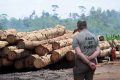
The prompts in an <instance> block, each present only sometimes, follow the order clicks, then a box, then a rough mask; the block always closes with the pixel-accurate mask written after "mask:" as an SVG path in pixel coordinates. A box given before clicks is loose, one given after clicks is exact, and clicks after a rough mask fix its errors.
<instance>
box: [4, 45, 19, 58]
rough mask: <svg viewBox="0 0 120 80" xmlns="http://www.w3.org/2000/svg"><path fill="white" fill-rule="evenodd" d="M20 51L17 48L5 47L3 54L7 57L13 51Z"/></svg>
mask: <svg viewBox="0 0 120 80" xmlns="http://www.w3.org/2000/svg"><path fill="white" fill-rule="evenodd" d="M16 49H18V48H17V46H7V47H4V48H3V50H2V53H3V54H4V55H5V56H7V55H8V54H9V53H10V52H11V51H13V50H16Z"/></svg>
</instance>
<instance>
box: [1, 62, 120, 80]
mask: <svg viewBox="0 0 120 80" xmlns="http://www.w3.org/2000/svg"><path fill="white" fill-rule="evenodd" d="M71 64H72V63H71ZM66 65H67V66H66ZM72 67H73V65H69V66H68V64H67V63H66V64H65V63H64V64H63V63H62V61H61V62H58V63H56V64H52V65H50V66H47V67H45V68H43V69H40V70H36V69H32V70H26V69H24V70H20V71H18V70H14V69H13V68H11V69H8V68H5V67H4V68H1V69H0V80H73V73H72ZM94 80H120V61H116V62H111V63H100V64H98V65H97V70H96V72H95V76H94Z"/></svg>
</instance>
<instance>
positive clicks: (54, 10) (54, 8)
mask: <svg viewBox="0 0 120 80" xmlns="http://www.w3.org/2000/svg"><path fill="white" fill-rule="evenodd" d="M52 8H53V9H52V11H53V16H55V17H57V16H58V13H57V12H56V10H57V9H58V8H59V6H58V5H52Z"/></svg>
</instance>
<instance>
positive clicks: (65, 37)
mask: <svg viewBox="0 0 120 80" xmlns="http://www.w3.org/2000/svg"><path fill="white" fill-rule="evenodd" d="M73 36H74V35H73V34H72V33H66V34H64V35H63V36H59V37H56V38H52V39H48V43H50V44H51V43H54V42H56V41H60V40H64V39H68V38H73Z"/></svg>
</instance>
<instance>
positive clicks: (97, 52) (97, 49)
mask: <svg viewBox="0 0 120 80" xmlns="http://www.w3.org/2000/svg"><path fill="white" fill-rule="evenodd" d="M99 54H100V47H99V46H97V48H96V51H95V52H94V53H93V54H92V55H91V56H89V57H88V59H89V60H92V59H94V58H96V57H97V56H98V55H99Z"/></svg>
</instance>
